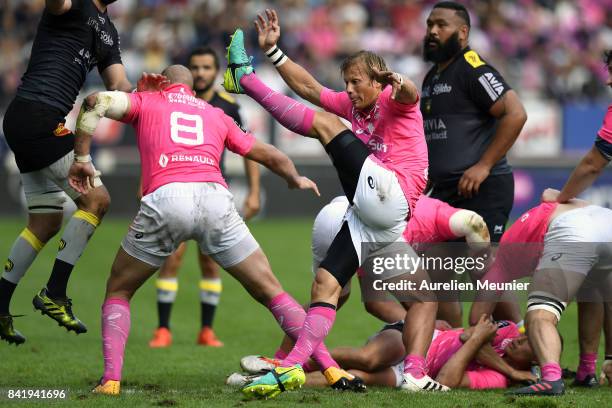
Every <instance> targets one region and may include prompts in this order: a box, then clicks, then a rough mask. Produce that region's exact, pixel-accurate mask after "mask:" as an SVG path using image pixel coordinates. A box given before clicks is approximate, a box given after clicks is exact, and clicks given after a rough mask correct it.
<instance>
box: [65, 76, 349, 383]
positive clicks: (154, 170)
mask: <svg viewBox="0 0 612 408" xmlns="http://www.w3.org/2000/svg"><path fill="white" fill-rule="evenodd" d="M163 75H164V76H165V77H167V78H168V80H169V81H170V83H171V85H170V86H168V87H166V88H165V89H164V90H163V91H160V92H139V93H130V94H127V93H123V92H101V93H96V94H92V95H90V96H89V97H87V99H86V101H85V102H84V103H83V106H82V107H81V112H80V114H79V118H78V120H77V131H76V141H75V147H74V148H75V154H77V155H83V154H88V152H89V149H90V144H91V135H92V134H93V132H94V131H95V128H96V126H97V124H98V122H99V120H100V118H101V117H104V116H105V117H109V118H111V119H115V120H121V121H123V122H125V123H130V124H132V125H133V126H134V127H135V128H136V133H137V138H138V147H139V151H140V155H141V163H142V169H141V170H142V171H141V178H142V183H143V194H144V197H143V199H142V200H141V206H140V211H139V212H138V214H137V216H136V218H135V219H134V220H133V222H132V224H131V226H130V228H129V231H128V233H127V235H126V236H125V238H124V239H123V242H122V244H121V248H120V249H119V251H118V253H117V256H116V258H115V261H114V263H113V266H112V268H111V276H110V278H109V280H108V282H107V288H106V297H105V302H104V304H103V306H102V338H103V352H104V375H103V377H102V379H101V381H100V383H99V385H98V386H97V387H96V388H95V389H94V392H96V393H102V394H109V395H117V394H119V392H120V380H121V371H122V366H123V356H124V351H125V344H126V341H127V336H128V334H129V328H130V304H129V301H130V299H131V297H132V296H133V294H134V293H135V292H136V290H137V289H138V288H139V287H140V286H141V285H142V284H143V283H144V282H145V281H146V280H147V279H148V278H149V277H150V276H151V275H152V274H153V273H155V271H156V270H157V269H158V268H159V266H160V265H161V264H162V262H163V261H164V260H165V258H166V257H168V256H169V255H170V254H171V253H172V252H173V251H174V250H175V249H176V247H177V246H178V244H179V243H181V242H183V241H185V240H187V239H195V240H197V241H198V244H199V247H200V250H201V251H202V252H205V253H207V254H209V255H210V256H211V257H213V259H214V260H215V262H217V263H218V264H219V265H220V266H221V267H223V268H224V269H225V270H227V271H228V272H229V273H230V274H231V275H232V276H234V277H235V278H236V279H237V280H238V281H239V282H240V283H241V284H242V285H243V286H244V287H245V288H246V289H247V291H248V292H249V293H250V294H251V296H253V297H254V298H255V299H256V300H257V301H259V302H261V303H262V304H264V305H266V306H267V307H268V308H269V310H270V311H271V312H272V314H273V315H274V316H275V318H276V319H277V320H278V321H280V322H284V323H283V324H281V327H282V328H283V329H284V330H288V329H287V327H288V325H289V324H293V325H296V326H299V327H301V325H302V324H303V322H304V319H305V318H306V313H305V312H304V310H303V309H302V308H301V306H300V305H299V304H298V303H297V302H296V301H295V300H294V299H293V298H292V297H291V296H290V295H289V294H287V293H286V292H284V291H283V289H282V287H281V285H280V283H279V282H278V280H277V279H276V277H275V276H274V275H273V273H272V271H271V269H270V265H269V263H268V260H267V258H266V256H265V255H264V253H263V251H262V250H261V248H259V245H258V244H257V241H255V239H254V238H253V236H252V235H251V233H250V232H249V230H248V228H247V226H246V224H245V223H244V221H243V220H242V219H241V218H240V216H239V215H238V213H237V211H236V209H235V207H234V204H233V200H232V195H231V194H230V192H229V191H228V190H227V185H226V183H225V181H224V180H223V177H222V175H221V172H220V170H219V164H218V163H219V159H220V156H221V152H222V151H223V148H224V147H227V148H229V149H230V150H232V151H234V152H235V153H238V154H241V155H243V156H246V157H248V158H250V159H251V160H255V161H257V162H259V163H261V164H263V165H265V166H266V167H268V168H270V170H272V171H273V172H275V173H276V174H278V175H279V176H281V177H282V178H284V179H285V180H286V181H287V183H288V186H289V187H290V188H299V189H310V190H313V191H314V192H315V193H316V194H318V190H317V186H316V184H315V183H314V182H312V181H311V180H309V179H307V178H306V177H302V176H300V175H299V174H298V173H297V171H296V169H295V166H294V165H293V163H292V162H291V160H290V159H289V158H288V157H287V156H286V155H285V154H283V153H281V152H280V151H278V150H277V149H276V148H274V147H273V146H271V145H268V144H265V143H262V142H259V141H257V140H255V138H254V137H253V135H251V134H249V133H246V132H244V131H242V130H241V129H240V128H239V127H238V126H237V125H236V124H235V123H234V122H233V121H232V119H231V118H230V117H229V116H226V115H225V114H223V112H222V111H221V110H220V109H218V108H214V107H212V106H210V105H208V104H207V103H206V102H205V101H203V100H201V99H198V98H196V97H195V96H194V95H193V91H192V85H193V78H192V75H191V73H190V72H189V70H188V69H187V68H186V67H184V66H181V65H173V66H170V67H168V68H166V69H165V70H164V72H163ZM204 124H206V125H204ZM94 177H95V169H94V168H93V166H92V165H91V163H79V162H75V163H73V164H72V166H71V168H70V175H69V178H70V184H71V186H72V187H73V188H75V189H76V190H77V191H79V192H81V193H87V192H89V191H90V188H91V187H93V179H94ZM316 357H317V358H318V359H317V363H318V364H320V365H321V366H322V367H323V366H324V365H328V368H330V367H331V369H337V364H335V362H333V360H331V356H329V352H328V351H327V350H323V349H322V348H321V347H319V349H318V354H317V355H316ZM302 381H303V379H302Z"/></svg>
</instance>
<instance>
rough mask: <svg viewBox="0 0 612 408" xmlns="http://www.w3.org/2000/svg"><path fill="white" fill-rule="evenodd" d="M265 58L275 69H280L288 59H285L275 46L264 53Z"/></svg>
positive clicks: (283, 54)
mask: <svg viewBox="0 0 612 408" xmlns="http://www.w3.org/2000/svg"><path fill="white" fill-rule="evenodd" d="M266 57H268V59H269V60H270V61H271V62H272V64H274V66H275V67H280V66H281V65H283V64H284V63H285V62H287V60H288V59H289V57H287V56H286V55H285V53H284V52H282V51H281V49H280V48H278V47H277V46H276V45H275V46H274V47H272V48H270V49H269V50H268V51H266Z"/></svg>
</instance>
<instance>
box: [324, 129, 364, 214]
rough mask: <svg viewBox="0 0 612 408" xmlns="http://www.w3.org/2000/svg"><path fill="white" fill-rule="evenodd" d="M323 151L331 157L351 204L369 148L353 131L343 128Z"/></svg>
mask: <svg viewBox="0 0 612 408" xmlns="http://www.w3.org/2000/svg"><path fill="white" fill-rule="evenodd" d="M325 151H326V152H327V154H328V155H329V156H330V157H331V160H332V163H333V164H334V167H335V168H336V171H337V172H338V178H339V179H340V184H341V185H342V189H343V190H344V194H345V195H346V198H348V200H349V202H350V203H351V204H352V203H353V198H354V197H355V190H357V182H359V174H360V173H361V168H362V167H363V163H364V162H365V160H366V159H367V158H368V156H369V155H370V150H369V149H368V147H367V146H366V145H365V144H364V143H363V142H362V141H361V140H359V139H358V138H357V136H355V135H354V134H353V132H351V131H350V130H345V131H343V132H341V133H340V134H338V135H337V136H336V137H334V138H333V139H332V141H331V142H329V143H328V144H327V145H326V146H325Z"/></svg>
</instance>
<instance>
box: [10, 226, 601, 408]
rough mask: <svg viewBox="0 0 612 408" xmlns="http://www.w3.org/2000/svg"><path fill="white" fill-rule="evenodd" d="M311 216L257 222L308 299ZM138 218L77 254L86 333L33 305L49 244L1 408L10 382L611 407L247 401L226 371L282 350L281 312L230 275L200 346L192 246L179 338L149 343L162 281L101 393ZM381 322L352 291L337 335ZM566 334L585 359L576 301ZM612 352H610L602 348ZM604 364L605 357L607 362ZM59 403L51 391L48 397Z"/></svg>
mask: <svg viewBox="0 0 612 408" xmlns="http://www.w3.org/2000/svg"><path fill="white" fill-rule="evenodd" d="M311 222H312V221H311V220H306V219H304V220H274V221H268V220H266V221H259V222H255V223H253V224H252V225H251V229H252V231H253V233H254V235H255V237H256V238H257V239H258V241H259V242H260V244H261V246H262V247H263V249H264V251H265V252H266V254H267V255H268V257H269V259H270V262H271V264H272V267H273V270H274V272H275V273H276V275H277V276H278V277H279V279H280V281H281V282H282V283H283V285H284V287H285V289H286V290H288V291H289V292H290V293H292V294H293V295H294V297H296V299H297V300H298V301H300V302H305V301H306V300H307V299H308V296H309V293H310V282H311V279H312V277H311V274H310V265H311V260H310V254H309V252H310V227H311ZM22 223H23V221H22V220H20V219H6V218H5V219H2V220H0V231H2V233H1V235H0V256H1V257H3V258H4V257H5V256H6V255H7V254H8V251H9V249H10V246H11V245H12V241H13V239H14V238H15V236H16V235H17V234H18V233H19V232H20V231H21V229H22V228H23V224H22ZM128 224H129V220H127V219H125V220H121V219H108V220H105V222H104V223H103V224H102V225H101V227H100V228H99V229H98V231H97V233H96V234H95V235H94V237H93V238H92V240H91V242H90V244H89V246H88V248H87V250H86V251H85V254H84V255H83V257H82V258H81V260H80V262H79V263H78V265H77V267H76V269H75V271H74V273H73V276H72V279H71V281H70V286H69V295H70V296H71V297H72V298H73V301H74V311H75V313H76V314H77V316H79V317H80V318H81V319H82V320H83V321H84V322H85V323H86V324H87V325H88V327H89V332H88V333H86V334H84V335H80V336H76V335H74V333H67V332H66V331H65V330H64V329H61V328H59V327H58V326H57V325H56V324H55V322H53V321H52V320H50V319H49V318H48V317H46V316H41V315H40V314H38V313H34V311H33V308H32V303H31V300H32V297H33V296H34V294H35V293H36V291H37V290H39V289H40V288H41V287H42V286H43V285H44V284H45V283H46V281H47V278H48V276H49V273H50V269H51V265H52V262H53V258H54V256H55V251H56V248H57V241H58V240H59V238H55V239H54V240H52V241H51V242H50V243H49V244H48V245H47V247H46V248H45V249H44V250H43V251H42V252H41V254H40V256H39V257H38V259H37V260H36V261H35V263H34V265H33V266H32V268H31V269H30V270H29V271H28V273H27V275H26V276H25V277H24V278H23V280H22V281H21V284H20V285H19V287H18V288H17V290H16V293H15V296H14V298H13V302H12V305H11V312H12V313H14V314H26V316H24V317H20V318H17V319H16V327H17V328H18V329H19V330H20V331H21V332H22V333H23V334H24V335H25V336H26V337H27V338H28V340H27V342H26V343H25V344H24V345H22V346H20V347H17V348H16V347H15V346H9V345H8V344H6V343H4V342H2V343H0V406H5V405H6V404H11V402H10V401H8V399H7V392H8V390H9V389H24V388H25V389H65V390H67V391H68V394H69V395H68V399H67V400H60V401H56V402H52V404H53V405H62V406H63V405H68V406H96V407H97V406H109V407H110V406H113V407H114V406H117V404H118V403H119V404H122V405H124V406H127V407H135V406H143V407H144V406H181V407H188V406H205V407H213V406H223V407H225V406H229V407H239V406H253V407H255V406H270V407H272V406H282V407H287V406H300V407H309V406H314V407H338V406H347V407H348V406H353V407H355V406H359V407H361V406H368V407H369V406H377V407H379V406H382V407H396V406H406V407H410V406H421V407H425V406H431V407H438V406H439V407H489V406H518V407H588V406H593V407H605V406H612V389H611V388H607V387H606V388H604V389H599V390H593V391H583V390H577V389H575V388H571V387H568V388H567V392H566V395H565V396H563V397H560V398H554V399H552V398H544V399H525V398H523V399H514V398H510V397H506V396H504V395H503V392H501V391H488V392H469V391H452V392H450V393H448V394H444V395H441V394H407V393H403V392H400V391H397V390H393V389H383V388H374V387H370V389H369V390H368V392H367V393H365V394H354V393H348V392H335V391H333V390H331V389H316V390H315V389H302V390H300V391H299V392H290V393H285V394H282V395H280V396H279V397H277V398H276V399H274V400H270V401H245V400H243V398H242V396H241V394H240V393H239V392H238V391H237V390H235V389H230V388H228V387H226V386H225V385H224V380H225V377H226V376H227V375H228V374H230V373H231V372H234V371H238V370H239V365H238V361H239V359H240V357H242V356H244V355H246V354H255V353H263V354H268V355H269V354H272V353H273V352H274V350H275V348H276V347H277V345H278V342H279V340H280V336H281V334H280V330H279V329H278V328H277V326H276V323H275V321H274V319H273V318H272V316H271V315H270V313H269V312H268V311H267V310H266V309H265V308H264V307H263V306H261V305H259V304H257V303H256V302H255V301H253V300H252V299H251V298H250V297H249V296H248V295H247V293H246V292H245V291H244V290H243V289H242V288H241V287H240V286H239V285H238V284H237V283H236V282H235V281H234V280H232V279H231V278H230V277H229V276H227V275H224V280H223V284H224V291H223V294H222V298H221V305H220V307H219V309H218V311H217V316H216V319H215V329H216V332H217V334H218V335H219V337H220V338H221V339H222V340H223V341H224V342H225V347H223V348H221V349H209V348H203V347H199V346H196V345H195V340H196V336H197V333H198V329H199V313H200V312H199V296H198V280H199V272H198V270H197V263H196V259H195V252H196V248H195V245H194V244H193V243H191V244H190V247H189V249H188V252H187V254H186V257H185V263H184V265H183V268H182V272H181V273H182V274H181V276H180V278H179V293H178V298H177V301H176V303H175V305H174V309H173V314H172V330H173V335H174V344H173V346H172V347H171V348H169V349H161V350H160V349H157V350H152V349H150V348H149V347H148V346H147V342H148V340H149V339H150V336H151V334H152V332H153V330H154V328H155V326H156V321H157V317H156V306H155V287H154V282H153V279H151V280H150V281H149V282H148V283H147V284H146V285H145V286H144V287H143V288H142V289H141V290H140V291H139V292H138V293H137V294H136V296H135V298H134V299H133V301H132V329H131V333H130V338H129V341H128V345H127V351H126V357H125V364H124V369H123V375H124V378H123V382H122V391H123V392H122V395H121V396H120V397H118V399H117V398H112V397H103V396H95V395H92V394H90V393H89V390H90V389H91V388H92V386H93V385H94V384H95V383H96V381H97V380H98V379H99V377H100V376H101V374H102V352H101V340H100V320H99V319H100V306H101V304H102V299H103V296H104V287H105V281H106V278H107V276H108V273H109V270H110V266H111V263H112V261H113V258H114V256H115V253H116V251H117V248H118V246H119V242H120V240H121V238H122V236H123V234H124V233H125V231H126V230H127V227H128ZM380 326H381V323H380V322H378V321H377V320H376V319H374V318H373V317H371V316H369V315H368V314H367V313H366V312H365V311H364V309H363V306H362V304H361V302H360V298H359V296H358V295H357V294H353V296H352V297H351V299H350V300H349V302H348V304H347V305H346V306H345V308H343V309H342V310H341V312H340V313H339V314H338V318H337V320H336V324H335V326H334V329H333V331H332V333H331V334H330V336H329V338H328V340H327V344H328V346H329V347H330V348H333V347H335V346H340V345H349V346H351V345H352V346H357V345H360V344H362V343H363V342H364V341H365V340H366V339H367V337H368V336H370V335H371V334H372V333H374V332H375V331H376V330H377V329H379V327H380ZM561 332H562V333H563V335H564V337H565V347H566V350H565V353H564V355H563V362H562V363H563V366H564V367H565V366H569V367H572V368H574V369H575V367H576V365H577V356H578V344H577V339H576V309H575V307H574V306H571V307H570V308H569V309H568V311H567V312H566V314H565V316H564V318H563V320H562V321H561ZM602 355H603V353H600V357H601V356H602ZM600 363H601V360H600ZM48 402H49V401H47V403H48ZM41 403H42V402H41V401H20V402H18V403H15V406H20V407H25V406H41V405H40V404H41Z"/></svg>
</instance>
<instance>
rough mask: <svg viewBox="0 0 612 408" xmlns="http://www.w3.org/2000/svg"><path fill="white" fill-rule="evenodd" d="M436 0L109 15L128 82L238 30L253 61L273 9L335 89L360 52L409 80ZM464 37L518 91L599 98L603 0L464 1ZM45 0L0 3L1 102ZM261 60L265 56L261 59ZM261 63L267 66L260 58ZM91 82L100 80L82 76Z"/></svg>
mask: <svg viewBox="0 0 612 408" xmlns="http://www.w3.org/2000/svg"><path fill="white" fill-rule="evenodd" d="M82 1H88V0H82ZM433 3H435V1H416V0H414V1H410V0H401V1H400V0H367V1H354V0H331V1H322V0H282V1H280V0H279V1H263V0H252V1H249V0H227V1H226V0H118V1H117V2H116V3H114V4H112V5H111V6H109V13H110V15H111V16H112V19H113V21H114V23H115V25H116V27H117V29H118V31H119V34H120V36H121V47H122V51H123V54H122V55H123V62H124V65H125V66H126V68H127V69H128V75H129V77H130V79H131V80H132V81H134V80H135V79H137V78H138V77H139V75H140V73H141V72H142V71H148V72H159V71H160V70H161V69H163V68H164V67H165V66H166V65H168V64H170V63H184V62H185V59H186V56H187V54H188V53H189V51H190V49H191V48H192V47H194V46H197V45H202V44H209V45H212V46H213V47H215V48H216V49H218V50H219V51H220V53H221V52H223V50H224V45H225V44H226V43H227V41H228V36H229V34H230V33H231V32H232V31H233V30H234V29H235V28H236V27H242V28H243V29H245V31H246V32H247V37H248V41H249V43H250V44H249V45H250V48H249V49H250V51H251V52H252V53H253V54H254V55H255V57H256V63H257V62H262V60H261V56H262V54H261V52H259V50H258V49H257V48H256V42H257V39H256V34H255V31H254V29H253V23H252V22H253V19H254V18H255V15H256V13H258V12H261V11H263V10H264V9H265V8H266V7H274V8H276V9H277V10H278V12H279V16H280V20H281V30H282V31H281V32H282V35H281V47H282V48H283V50H284V51H285V52H286V53H287V54H288V55H289V56H290V57H291V58H293V59H294V60H297V61H298V62H299V63H300V64H303V65H304V66H305V67H306V68H307V69H309V70H310V71H311V72H312V73H313V74H314V75H315V77H317V78H318V79H320V80H321V81H322V82H323V83H325V84H326V85H328V86H333V87H342V81H341V77H340V73H339V71H338V66H339V61H340V60H341V59H342V58H343V57H344V56H346V55H347V54H350V53H353V52H355V51H358V50H359V49H362V48H363V49H369V50H372V51H375V52H377V53H380V54H381V55H383V56H384V57H385V58H386V60H387V62H388V64H389V65H390V66H391V67H392V69H394V70H396V71H400V72H403V73H406V74H408V75H409V76H410V77H412V78H414V80H415V81H416V83H417V84H420V83H421V80H422V78H423V76H424V74H425V72H426V70H427V69H428V65H427V64H426V63H424V62H423V60H422V58H421V43H422V39H423V36H424V33H425V19H426V18H427V15H428V13H429V11H430V9H431V5H432V4H433ZM463 3H464V4H465V5H466V6H467V7H468V9H469V10H470V13H471V18H472V30H471V34H470V43H471V45H472V47H473V48H474V49H476V50H477V51H478V52H479V53H480V55H481V56H482V57H483V58H484V59H486V60H488V61H489V62H491V63H492V64H493V65H494V66H496V67H497V68H498V70H500V71H501V72H502V73H503V74H504V76H505V77H506V79H507V80H508V81H509V82H510V84H511V85H512V86H513V87H514V88H516V89H517V90H519V92H521V93H523V94H530V95H533V96H536V97H542V98H554V99H557V100H559V101H567V100H576V99H596V98H599V97H602V96H603V95H605V92H606V89H605V87H604V86H603V84H602V81H603V80H604V79H605V74H606V72H605V69H604V66H603V64H602V60H601V55H602V52H603V50H604V49H606V48H612V0H575V1H563V0H561V1H557V0H516V1H509V0H466V1H463ZM44 4H45V1H44V0H0V55H1V57H0V108H2V109H4V107H5V106H6V105H7V103H8V102H9V101H10V98H12V96H13V94H14V92H15V89H16V87H17V85H18V84H19V81H20V77H21V75H22V73H23V72H24V70H25V69H26V66H27V61H28V58H29V53H30V49H31V45H32V40H33V38H34V35H35V32H36V26H37V24H38V21H39V19H40V15H41V13H42V10H43V8H44ZM264 63H265V62H264ZM266 65H269V64H267V63H266ZM90 77H91V78H90V79H89V81H91V82H92V83H90V85H95V82H96V81H99V78H98V77H97V75H91V76H90Z"/></svg>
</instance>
